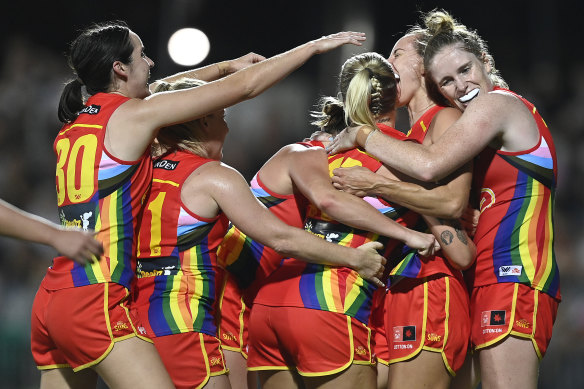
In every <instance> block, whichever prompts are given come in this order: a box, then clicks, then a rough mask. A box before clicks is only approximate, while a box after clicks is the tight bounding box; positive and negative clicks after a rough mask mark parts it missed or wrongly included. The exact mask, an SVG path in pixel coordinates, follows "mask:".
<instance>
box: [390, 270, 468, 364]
mask: <svg viewBox="0 0 584 389" xmlns="http://www.w3.org/2000/svg"><path fill="white" fill-rule="evenodd" d="M385 320H386V333H387V342H388V345H389V348H388V349H389V363H390V364H391V363H396V362H402V361H407V360H409V359H412V358H414V357H415V356H416V355H418V354H419V353H420V352H421V351H422V350H427V351H432V352H438V353H441V354H442V359H443V360H444V363H445V365H446V369H447V370H448V372H449V373H450V374H451V375H454V374H455V372H456V371H457V370H458V369H460V368H461V367H462V364H463V363H464V359H465V357H466V353H467V349H468V342H469V337H470V319H469V299H468V293H467V291H466V287H465V285H464V282H463V280H462V276H461V277H460V278H456V277H452V276H444V275H437V276H433V277H425V278H419V279H412V278H405V279H403V280H401V281H400V282H399V283H397V284H396V285H395V286H393V287H392V288H391V289H390V290H389V292H388V295H387V299H386V319H385Z"/></svg>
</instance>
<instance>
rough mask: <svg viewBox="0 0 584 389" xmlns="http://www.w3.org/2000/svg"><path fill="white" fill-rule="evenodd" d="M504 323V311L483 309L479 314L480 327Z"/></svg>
mask: <svg viewBox="0 0 584 389" xmlns="http://www.w3.org/2000/svg"><path fill="white" fill-rule="evenodd" d="M504 325H505V311H483V313H482V315H481V327H487V326H504Z"/></svg>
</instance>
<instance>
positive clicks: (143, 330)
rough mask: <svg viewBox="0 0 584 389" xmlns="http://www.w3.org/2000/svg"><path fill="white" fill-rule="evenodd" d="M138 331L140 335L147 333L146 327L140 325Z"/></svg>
mask: <svg viewBox="0 0 584 389" xmlns="http://www.w3.org/2000/svg"><path fill="white" fill-rule="evenodd" d="M138 332H139V333H140V335H146V328H144V327H142V326H139V327H138Z"/></svg>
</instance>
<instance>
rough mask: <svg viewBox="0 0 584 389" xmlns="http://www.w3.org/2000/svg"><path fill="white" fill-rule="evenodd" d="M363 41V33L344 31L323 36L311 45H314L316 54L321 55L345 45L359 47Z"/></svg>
mask: <svg viewBox="0 0 584 389" xmlns="http://www.w3.org/2000/svg"><path fill="white" fill-rule="evenodd" d="M365 39H366V37H365V33H364V32H354V31H345V32H337V33H336V34H331V35H327V36H323V37H321V38H319V39H316V40H314V41H313V43H314V44H315V45H316V52H317V54H321V53H326V52H327V51H329V50H333V49H336V48H337V47H339V46H342V45H346V44H352V45H356V46H361V45H362V44H363V42H364V41H365Z"/></svg>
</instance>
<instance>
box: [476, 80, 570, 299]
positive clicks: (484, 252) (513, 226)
mask: <svg viewBox="0 0 584 389" xmlns="http://www.w3.org/2000/svg"><path fill="white" fill-rule="evenodd" d="M495 93H505V94H509V95H512V96H515V97H517V98H518V99H520V100H521V101H522V102H523V103H524V104H525V106H526V107H527V108H528V109H529V111H530V112H531V113H532V114H533V119H534V120H535V123H536V124H537V127H538V129H539V134H540V137H539V142H538V143H537V145H535V146H534V147H532V148H531V149H529V150H524V151H520V152H504V151H500V150H494V149H492V148H486V149H485V150H484V151H483V152H482V153H481V154H480V155H479V157H478V158H477V159H476V162H475V172H474V176H475V183H476V186H477V188H480V194H481V197H480V212H481V214H480V218H479V222H478V226H477V231H476V234H475V237H474V241H475V243H476V246H477V260H476V263H475V265H474V268H472V269H471V270H472V271H471V274H470V275H471V282H472V285H474V286H481V285H489V284H494V283H499V282H517V283H522V284H526V285H529V286H531V287H532V288H535V289H537V290H540V291H542V292H544V293H547V294H549V295H550V296H552V297H554V298H558V299H559V298H560V276H559V271H558V266H557V263H556V259H555V253H554V229H553V207H554V197H555V190H556V181H557V162H556V161H557V160H556V151H555V147H554V143H553V140H552V137H551V134H550V131H549V129H548V127H547V125H546V123H545V122H544V121H543V119H542V118H541V116H540V115H539V112H537V110H536V108H535V107H534V106H533V104H531V103H530V102H528V101H527V100H525V99H524V98H523V97H521V96H519V95H517V94H515V93H513V92H511V91H508V90H506V89H500V88H496V92H495Z"/></svg>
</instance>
